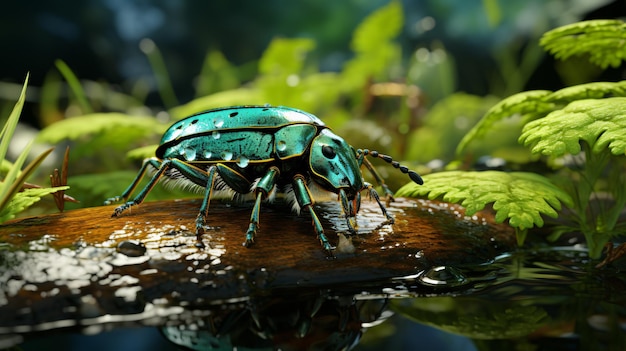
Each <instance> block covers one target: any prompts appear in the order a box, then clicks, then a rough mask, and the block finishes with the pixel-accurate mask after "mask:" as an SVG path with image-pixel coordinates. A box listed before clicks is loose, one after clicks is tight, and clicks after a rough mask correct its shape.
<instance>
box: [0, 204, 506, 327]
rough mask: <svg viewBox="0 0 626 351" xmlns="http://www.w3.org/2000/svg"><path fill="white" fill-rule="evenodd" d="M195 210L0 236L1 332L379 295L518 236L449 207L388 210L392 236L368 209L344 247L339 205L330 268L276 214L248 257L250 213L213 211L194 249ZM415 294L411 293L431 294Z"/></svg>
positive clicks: (315, 246) (463, 263) (294, 220)
mask: <svg viewBox="0 0 626 351" xmlns="http://www.w3.org/2000/svg"><path fill="white" fill-rule="evenodd" d="M199 205H200V203H199V201H198V200H179V201H164V202H152V203H144V204H142V205H141V206H137V207H133V209H132V211H129V213H125V214H124V215H123V216H121V217H119V218H111V217H110V215H111V213H112V212H113V208H114V206H105V207H96V208H86V209H80V210H74V211H68V212H65V213H60V214H52V215H45V216H39V217H33V218H26V219H19V220H14V221H12V222H9V223H5V224H3V225H0V333H2V332H3V331H4V332H7V331H15V330H21V331H24V332H29V331H33V330H44V329H47V328H48V327H47V325H48V324H46V323H53V322H59V321H67V326H75V325H82V326H83V327H84V326H89V325H91V324H94V325H95V324H96V322H95V321H99V322H102V321H103V318H104V317H105V316H106V317H107V318H108V319H106V321H108V322H110V323H115V316H126V318H125V319H123V320H124V321H128V320H129V318H127V317H128V316H133V317H132V318H130V320H133V318H134V320H137V321H139V320H141V321H144V322H145V323H146V324H151V323H153V324H158V323H161V322H162V320H160V321H154V319H155V318H156V319H158V318H157V317H163V316H164V315H167V314H168V312H167V311H168V309H172V308H182V309H184V310H194V309H206V308H208V306H217V305H221V304H225V303H237V302H238V301H239V302H240V301H246V300H248V299H250V298H252V297H255V296H257V297H258V296H269V295H272V294H275V293H277V292H280V291H290V289H300V291H306V289H309V291H311V290H316V291H321V290H324V291H327V292H328V293H330V292H331V291H335V292H336V291H350V290H353V291H355V292H357V293H360V292H363V291H370V292H371V293H374V294H375V293H380V294H383V293H385V291H387V293H388V291H389V290H385V289H388V288H389V287H393V286H395V285H397V284H398V282H399V281H402V280H403V279H404V280H406V281H410V280H411V279H412V280H415V279H416V277H417V276H419V275H420V274H422V273H423V272H425V271H427V270H428V269H431V268H433V267H438V266H446V267H456V268H459V269H463V267H476V266H478V265H481V264H484V263H488V262H490V261H492V260H493V259H494V258H495V257H497V256H498V255H500V254H502V253H504V252H507V251H510V250H512V249H513V248H514V246H515V236H514V233H513V231H512V230H511V229H510V228H509V227H508V226H505V225H497V224H494V222H493V218H492V216H491V215H489V214H480V215H476V216H473V217H471V218H470V217H466V216H465V215H464V213H463V209H462V208H461V207H458V206H455V205H450V204H447V203H441V202H434V201H426V200H405V199H398V201H396V202H395V203H392V204H391V207H390V212H391V213H392V214H393V215H394V216H395V219H396V220H395V224H394V225H388V224H385V223H383V221H384V216H382V215H381V214H380V211H379V209H378V207H377V205H376V204H375V203H370V202H364V203H363V206H362V208H361V211H360V212H359V215H358V217H357V223H358V235H357V236H354V237H352V238H347V239H346V238H345V237H342V235H339V236H338V235H337V234H338V233H342V232H345V231H346V226H345V223H344V219H343V218H342V216H341V208H340V206H339V204H338V203H334V202H329V203H320V204H318V205H317V206H316V208H317V213H318V215H319V216H320V219H321V220H322V224H323V225H324V228H325V230H326V234H327V235H328V237H329V238H330V240H331V242H333V244H335V245H337V246H338V249H337V250H336V253H335V255H336V257H335V258H334V259H329V258H327V256H326V253H325V252H324V251H323V250H322V248H321V246H320V244H319V242H318V240H317V239H316V238H315V234H314V232H313V228H312V226H311V223H310V217H309V216H308V215H306V214H303V215H300V216H298V215H295V214H292V213H291V212H290V210H289V209H288V208H287V206H286V205H284V204H281V203H277V204H274V205H266V206H264V207H263V209H262V211H261V227H260V230H259V232H258V234H257V237H256V243H255V245H254V246H252V247H251V248H245V247H243V246H242V242H243V240H244V233H245V230H246V229H247V227H248V223H249V214H250V210H251V206H247V205H237V206H235V205H228V204H225V203H220V202H217V201H215V202H212V203H211V208H210V211H209V216H208V225H209V226H210V229H209V230H207V232H206V233H205V235H204V242H205V244H206V245H207V247H206V248H204V249H200V248H197V247H196V245H195V244H196V238H195V234H194V233H193V228H194V221H195V217H196V215H197V210H198V208H199ZM340 238H341V242H340V243H339V244H337V243H338V241H339V239H340ZM408 285H411V284H410V283H409V284H408ZM413 287H414V290H413V293H415V294H420V293H428V292H432V289H437V288H438V287H437V286H431V287H428V286H424V285H421V286H420V285H419V284H414V285H413ZM420 289H424V290H420ZM429 289H430V290H429ZM155 306H157V307H159V308H160V309H159V311H158V312H155V311H156V310H157V309H156V308H155ZM177 311H178V312H176V313H180V311H179V310H177ZM151 318H152V319H153V320H152V322H149V320H150V319H151ZM120 320H121V319H120ZM146 321H148V322H146ZM16 327H17V329H16ZM55 327H58V325H55ZM20 328H21V329H20ZM49 328H52V327H49Z"/></svg>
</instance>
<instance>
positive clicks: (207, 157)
mask: <svg viewBox="0 0 626 351" xmlns="http://www.w3.org/2000/svg"><path fill="white" fill-rule="evenodd" d="M212 156H213V153H212V152H211V151H205V152H204V158H206V159H207V160H210V159H211V157H212Z"/></svg>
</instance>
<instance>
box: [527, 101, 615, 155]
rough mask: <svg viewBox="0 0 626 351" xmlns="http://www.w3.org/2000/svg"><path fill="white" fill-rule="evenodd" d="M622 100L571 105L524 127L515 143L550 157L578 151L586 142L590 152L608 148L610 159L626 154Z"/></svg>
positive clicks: (573, 103) (581, 102) (584, 102)
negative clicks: (583, 142)
mask: <svg viewBox="0 0 626 351" xmlns="http://www.w3.org/2000/svg"><path fill="white" fill-rule="evenodd" d="M624 111H626V98H625V97H613V98H606V99H587V100H578V101H574V102H572V103H570V104H568V105H567V106H565V108H563V109H562V110H558V111H554V112H551V113H549V114H548V115H547V116H545V117H544V118H541V119H538V120H535V121H532V122H529V123H527V124H526V125H525V126H524V129H523V130H522V134H521V136H520V137H519V142H520V143H522V144H524V145H525V146H530V147H531V151H532V152H533V153H541V154H543V155H549V156H553V157H559V156H563V155H565V154H566V153H569V154H572V155H575V154H578V153H579V152H580V151H581V146H580V141H581V140H584V141H586V142H587V143H588V144H589V146H590V147H591V150H592V151H593V152H596V153H597V152H600V151H601V150H602V149H604V148H606V147H608V148H609V149H610V150H611V153H613V154H614V155H624V154H626V114H625V113H624Z"/></svg>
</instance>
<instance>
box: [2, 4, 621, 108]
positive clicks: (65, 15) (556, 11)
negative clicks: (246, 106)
mask: <svg viewBox="0 0 626 351" xmlns="http://www.w3.org/2000/svg"><path fill="white" fill-rule="evenodd" d="M387 3H388V0H369V1H363V0H347V1H335V0H323V1H319V0H304V1H297V2H295V1H276V0H269V1H263V2H260V1H244V0H235V1H167V0H153V1H150V0H64V1H59V0H56V1H36V0H35V1H10V2H6V3H5V4H4V5H3V10H2V11H1V12H0V38H1V40H0V42H1V43H2V49H3V50H2V56H1V57H0V81H3V82H14V83H21V82H22V81H23V79H24V76H25V74H26V72H31V84H30V85H31V86H35V87H36V86H41V84H42V82H43V80H44V78H45V76H46V74H47V73H48V72H50V71H52V70H54V69H55V68H54V61H55V60H56V59H62V60H64V61H65V62H66V63H67V64H68V66H69V67H71V69H72V70H73V71H74V73H75V74H76V75H77V76H78V77H79V78H81V79H88V80H96V81H106V82H107V83H109V84H113V85H120V86H125V85H126V86H128V85H130V84H132V82H134V81H136V80H137V79H140V78H142V79H150V77H151V76H152V75H153V73H152V71H151V68H150V66H149V64H148V60H147V59H146V56H145V55H144V53H142V52H141V50H140V48H139V43H140V41H141V40H142V39H144V38H150V39H152V40H153V41H154V42H155V43H156V45H157V47H158V48H159V49H160V50H161V52H162V54H163V57H164V61H165V64H166V66H167V69H168V71H169V73H170V75H171V79H172V84H173V86H174V91H175V92H176V94H177V96H178V98H179V100H180V102H181V103H182V102H186V101H189V100H190V99H192V98H193V82H194V79H195V78H196V76H197V75H198V74H199V72H200V68H201V66H202V61H203V59H204V57H205V55H206V54H207V52H208V51H209V50H219V51H221V52H222V53H223V54H224V55H225V57H226V58H227V59H228V60H229V61H231V62H232V63H234V64H236V65H244V64H246V63H251V62H254V61H255V60H258V58H259V57H260V55H261V53H262V52H263V50H264V49H265V48H266V47H267V45H268V43H269V42H270V41H271V40H272V39H273V38H276V37H288V38H295V37H306V38H312V39H314V40H315V41H316V43H317V45H316V49H315V52H314V53H313V55H314V57H315V59H316V60H317V61H318V62H319V67H320V69H321V70H323V71H324V70H327V71H338V70H341V67H342V64H343V62H345V60H346V59H348V58H349V57H350V56H351V55H352V53H351V51H350V47H349V42H350V38H351V35H352V31H353V30H354V28H355V27H356V26H357V24H358V23H359V22H360V21H362V20H363V18H365V17H366V16H367V15H368V14H369V13H371V12H372V11H374V10H375V9H377V8H379V7H381V6H384V5H385V4H387ZM402 3H403V8H404V11H405V26H404V30H403V34H402V35H401V38H400V41H401V43H402V47H403V54H404V55H406V56H407V57H408V56H410V55H411V54H412V53H413V51H414V50H415V49H416V48H419V47H422V46H423V47H429V46H430V45H432V43H433V42H437V43H441V45H443V47H445V49H446V50H447V51H448V52H449V53H450V54H451V55H452V56H453V57H454V62H455V65H456V70H455V72H456V75H457V89H458V90H459V91H464V92H467V93H470V94H477V95H485V94H487V93H493V91H490V90H492V87H490V80H491V79H492V78H491V77H493V75H494V74H497V72H494V64H493V60H494V57H495V58H496V59H497V55H494V53H499V52H503V51H506V52H508V54H510V55H515V54H516V53H519V52H520V51H521V50H523V48H524V47H525V46H527V45H529V44H530V45H536V41H537V38H538V37H539V36H540V35H541V34H542V33H543V32H545V31H546V30H548V29H550V28H553V27H556V26H559V25H563V24H568V23H572V22H575V21H577V20H580V19H590V18H616V17H619V16H623V15H625V14H626V5H625V2H624V1H611V0H515V1H497V0H484V1H463V0H436V1H435V0H423V1H408V0H405V1H403V2H402ZM544 61H546V62H543V63H542V64H541V65H540V66H539V67H538V68H537V70H536V71H535V72H534V73H533V75H532V77H530V79H529V80H528V82H527V83H526V88H529V89H533V88H542V89H554V88H558V87H560V86H562V83H561V82H560V78H559V76H558V74H557V73H555V71H554V69H553V68H552V66H553V65H552V62H551V59H550V58H546V59H544ZM615 72H616V71H615V70H613V71H612V70H609V71H608V72H605V74H608V75H610V74H615ZM253 75H254V72H251V77H249V78H252V76H253ZM617 79H619V77H618V78H617ZM15 94H16V92H15V91H6V90H5V91H4V92H0V98H2V99H6V100H14V99H15V97H16V96H15ZM147 101H148V103H152V104H157V105H158V104H160V101H159V100H158V97H157V94H155V93H154V89H152V90H151V94H150V95H149V97H148V100H147ZM25 112H26V116H24V118H26V120H30V118H29V117H28V111H25Z"/></svg>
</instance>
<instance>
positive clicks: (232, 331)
mask: <svg viewBox="0 0 626 351" xmlns="http://www.w3.org/2000/svg"><path fill="white" fill-rule="evenodd" d="M386 307H387V299H383V298H377V299H371V300H359V301H356V300H355V299H354V298H353V296H352V295H349V296H342V297H337V296H326V295H325V294H324V293H322V292H314V293H310V294H300V295H298V296H293V295H284V296H281V295H273V296H271V297H256V298H254V299H251V300H250V301H249V302H248V303H247V304H246V305H245V306H240V307H238V308H230V306H227V305H222V306H216V308H215V309H214V310H212V311H210V313H209V315H208V316H207V317H202V318H200V319H198V320H196V321H193V322H191V323H189V324H184V325H178V326H166V327H162V328H161V331H162V333H163V335H164V336H165V337H166V338H167V339H168V340H170V341H171V342H173V343H174V344H176V345H179V346H181V347H182V348H183V349H188V350H232V349H239V350H241V349H246V350H248V349H253V350H265V349H272V350H273V349H281V350H349V349H351V348H352V347H353V346H355V345H356V344H357V343H358V341H359V339H360V337H361V334H362V333H363V331H364V330H365V329H366V328H368V327H371V326H373V325H377V324H379V323H381V322H382V321H384V320H385V319H387V318H388V317H389V316H390V315H391V312H390V311H388V310H387V308H386Z"/></svg>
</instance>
